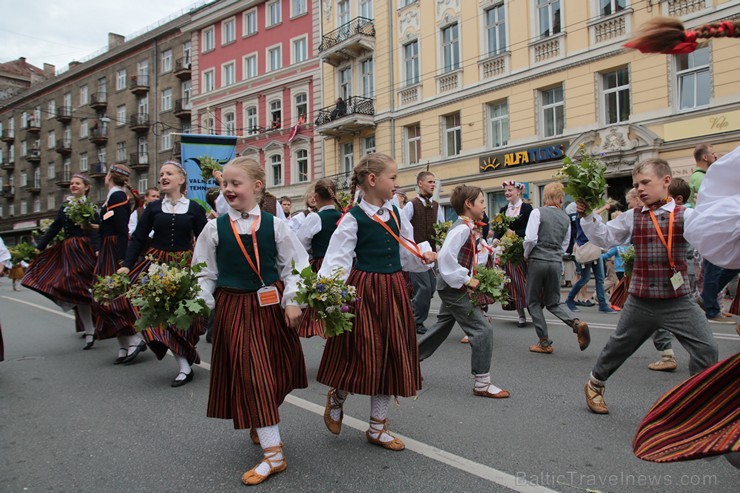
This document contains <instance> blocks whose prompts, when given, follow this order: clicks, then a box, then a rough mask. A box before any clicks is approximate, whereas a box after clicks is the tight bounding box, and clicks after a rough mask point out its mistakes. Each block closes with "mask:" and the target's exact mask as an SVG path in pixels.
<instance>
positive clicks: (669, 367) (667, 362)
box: [648, 356, 678, 371]
mask: <svg viewBox="0 0 740 493" xmlns="http://www.w3.org/2000/svg"><path fill="white" fill-rule="evenodd" d="M648 368H649V369H651V370H653V371H674V370H675V369H676V368H678V362H676V357H675V356H663V357H661V358H660V360H659V361H656V362H655V363H650V364H649V365H648Z"/></svg>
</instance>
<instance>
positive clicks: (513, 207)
mask: <svg viewBox="0 0 740 493" xmlns="http://www.w3.org/2000/svg"><path fill="white" fill-rule="evenodd" d="M523 203H524V201H523V200H522V199H519V200H518V201H517V202H516V203H515V204H512V203H509V205H508V206H507V207H506V217H516V216H518V215H519V214H520V213H521V211H522V204H523Z"/></svg>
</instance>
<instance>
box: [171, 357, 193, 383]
mask: <svg viewBox="0 0 740 493" xmlns="http://www.w3.org/2000/svg"><path fill="white" fill-rule="evenodd" d="M175 361H177V363H178V364H179V365H180V373H178V374H177V376H176V377H175V380H185V377H187V376H188V374H189V373H190V372H191V371H193V370H192V369H191V368H190V363H188V360H187V358H185V357H183V356H180V355H179V354H176V355H175Z"/></svg>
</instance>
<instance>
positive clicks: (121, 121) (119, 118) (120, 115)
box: [116, 104, 126, 127]
mask: <svg viewBox="0 0 740 493" xmlns="http://www.w3.org/2000/svg"><path fill="white" fill-rule="evenodd" d="M116 124H117V125H118V126H119V127H120V126H123V125H126V105H125V104H122V105H121V106H118V107H117V108H116Z"/></svg>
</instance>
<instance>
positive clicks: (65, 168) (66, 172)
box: [62, 154, 87, 181]
mask: <svg viewBox="0 0 740 493" xmlns="http://www.w3.org/2000/svg"><path fill="white" fill-rule="evenodd" d="M80 156H82V155H80ZM85 159H87V154H85ZM80 171H87V165H85V169H84V170H83V169H82V165H80ZM71 176H72V159H70V158H66V159H65V160H64V161H63V162H62V178H63V179H64V181H69V179H70V177H71Z"/></svg>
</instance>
